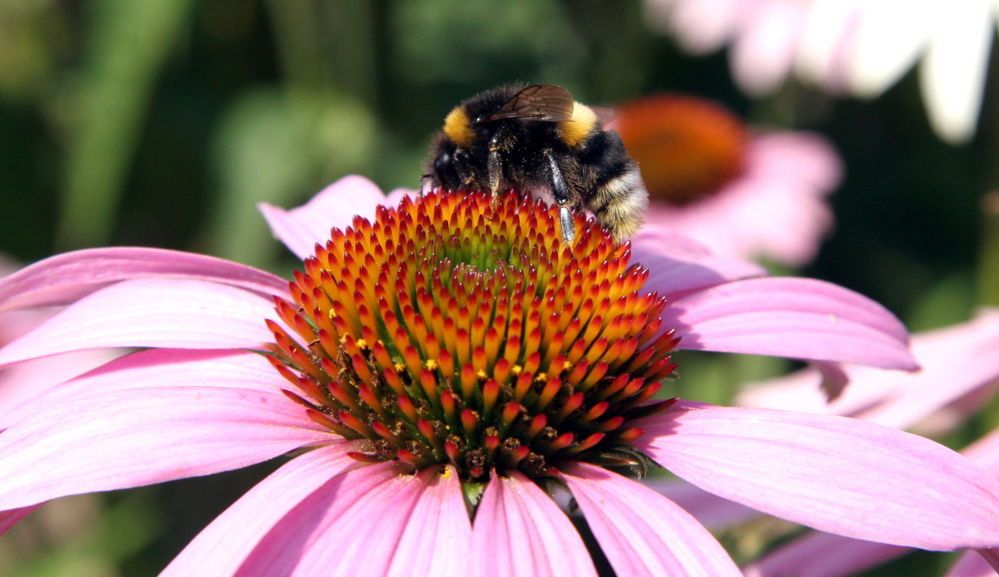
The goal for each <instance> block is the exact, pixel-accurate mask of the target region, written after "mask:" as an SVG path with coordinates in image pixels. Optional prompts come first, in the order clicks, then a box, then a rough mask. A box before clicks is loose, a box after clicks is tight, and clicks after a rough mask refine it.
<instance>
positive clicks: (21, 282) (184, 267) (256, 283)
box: [0, 247, 288, 311]
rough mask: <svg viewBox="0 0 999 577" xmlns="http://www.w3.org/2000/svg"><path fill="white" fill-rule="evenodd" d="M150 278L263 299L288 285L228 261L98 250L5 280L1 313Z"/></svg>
mask: <svg viewBox="0 0 999 577" xmlns="http://www.w3.org/2000/svg"><path fill="white" fill-rule="evenodd" d="M148 277H171V278H187V279H198V280H205V281H212V282H217V283H221V284H228V285H233V286H237V287H241V288H244V289H247V290H251V291H255V292H258V293H261V294H265V295H269V294H285V293H286V292H287V291H288V282H287V281H285V280H282V279H281V278H280V277H276V276H274V275H272V274H271V273H269V272H266V271H262V270H259V269H255V268H253V267H249V266H246V265H242V264H238V263H234V262H231V261H228V260H224V259H220V258H215V257H210V256H204V255H200V254H192V253H188V252H179V251H174V250H163V249H159V248H135V247H119V248H95V249H86V250H78V251H75V252H68V253H65V254H60V255H56V256H53V257H51V258H47V259H45V260H43V261H40V262H37V263H35V264H33V265H31V266H28V267H25V268H23V269H21V270H20V271H18V272H16V273H14V274H12V275H10V276H7V277H4V278H3V280H0V311H6V310H12V309H16V308H25V307H34V306H44V305H60V304H66V303H69V302H72V301H75V300H77V299H80V298H82V297H84V296H86V295H88V294H90V293H92V292H94V291H95V290H97V289H99V288H101V287H104V286H106V285H108V284H110V283H114V282H119V281H123V280H129V279H137V278H148Z"/></svg>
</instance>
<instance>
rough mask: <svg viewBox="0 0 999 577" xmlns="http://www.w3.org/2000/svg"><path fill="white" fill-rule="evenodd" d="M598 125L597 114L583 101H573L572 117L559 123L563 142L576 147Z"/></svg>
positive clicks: (559, 132)
mask: <svg viewBox="0 0 999 577" xmlns="http://www.w3.org/2000/svg"><path fill="white" fill-rule="evenodd" d="M596 125H597V114H596V113H595V112H593V110H592V109H591V108H590V107H589V106H587V105H585V104H582V103H579V102H573V103H572V118H570V119H569V120H563V121H562V122H559V123H558V134H559V137H560V138H561V139H562V142H564V143H566V144H568V145H569V146H572V147H576V146H579V145H581V144H583V143H584V142H586V139H587V137H589V136H590V134H591V133H592V132H593V129H594V128H595V127H596Z"/></svg>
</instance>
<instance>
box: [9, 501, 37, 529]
mask: <svg viewBox="0 0 999 577" xmlns="http://www.w3.org/2000/svg"><path fill="white" fill-rule="evenodd" d="M40 506H41V505H32V506H31V507H22V508H20V509H11V510H10V511H0V535H3V534H4V533H6V532H7V531H9V530H10V528H11V527H13V526H14V525H17V522H18V521H20V520H21V519H24V518H25V517H27V516H28V515H29V514H30V513H31V512H32V511H34V510H35V509H37V508H38V507H40Z"/></svg>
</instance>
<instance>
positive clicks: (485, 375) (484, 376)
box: [475, 369, 489, 380]
mask: <svg viewBox="0 0 999 577" xmlns="http://www.w3.org/2000/svg"><path fill="white" fill-rule="evenodd" d="M475 376H476V377H478V378H479V379H482V380H486V377H488V376H489V375H487V374H486V372H485V371H483V370H481V369H479V372H477V373H475Z"/></svg>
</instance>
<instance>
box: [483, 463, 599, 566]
mask: <svg viewBox="0 0 999 577" xmlns="http://www.w3.org/2000/svg"><path fill="white" fill-rule="evenodd" d="M472 542H473V548H472V552H471V555H472V558H473V559H475V560H476V562H475V563H473V564H472V569H473V571H474V573H473V575H476V576H478V577H505V576H507V575H531V576H536V577H547V576H552V575H573V576H576V575H579V576H585V575H593V576H596V574H597V572H596V570H595V569H594V567H593V562H592V561H591V560H590V553H589V551H587V550H586V545H584V544H583V540H582V539H581V538H580V537H579V534H578V533H577V532H576V529H575V527H573V526H572V523H571V522H570V521H569V519H568V518H567V517H566V516H565V514H564V513H563V512H562V511H561V510H560V509H559V508H558V506H557V505H556V504H555V502H554V501H553V500H552V499H551V498H550V497H549V496H548V495H547V494H546V493H545V492H544V491H542V490H541V489H539V488H538V486H537V485H535V484H534V482H533V481H531V480H530V479H528V478H527V477H524V476H523V475H520V474H518V473H513V474H512V475H510V476H509V477H493V479H492V480H490V481H489V485H488V486H487V487H486V492H485V494H484V495H483V496H482V501H481V502H480V503H479V508H478V510H477V512H476V514H475V525H474V526H473V527H472Z"/></svg>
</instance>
